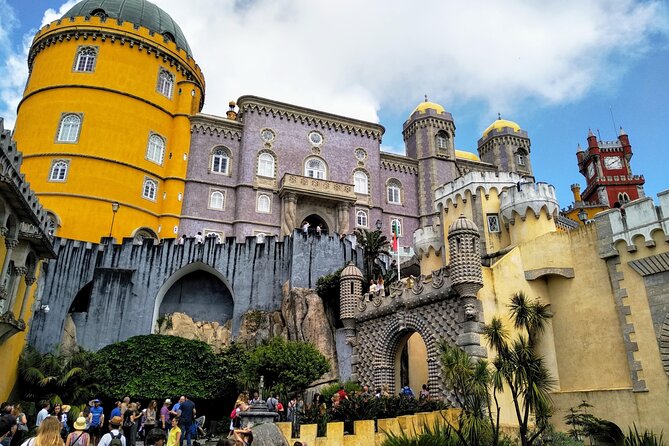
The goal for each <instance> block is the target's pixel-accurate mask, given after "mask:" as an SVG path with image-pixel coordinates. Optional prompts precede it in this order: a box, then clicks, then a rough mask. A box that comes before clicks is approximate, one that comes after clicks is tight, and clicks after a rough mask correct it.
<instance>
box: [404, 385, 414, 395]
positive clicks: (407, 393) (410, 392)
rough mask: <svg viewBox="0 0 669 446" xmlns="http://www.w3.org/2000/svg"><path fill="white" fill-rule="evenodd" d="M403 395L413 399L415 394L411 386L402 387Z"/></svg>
mask: <svg viewBox="0 0 669 446" xmlns="http://www.w3.org/2000/svg"><path fill="white" fill-rule="evenodd" d="M402 395H404V396H410V397H413V392H412V391H411V387H409V386H404V387H402Z"/></svg>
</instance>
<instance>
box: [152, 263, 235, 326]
mask: <svg viewBox="0 0 669 446" xmlns="http://www.w3.org/2000/svg"><path fill="white" fill-rule="evenodd" d="M233 309H234V302H233V300H232V294H231V293H230V290H228V287H227V286H226V285H225V284H224V283H223V282H222V281H221V280H220V279H219V278H217V277H216V276H214V275H213V274H211V273H209V272H207V271H202V270H196V271H193V272H191V273H188V274H186V275H184V276H183V277H181V278H180V279H179V280H177V281H176V282H175V283H174V284H173V285H172V286H171V287H170V289H169V290H168V291H167V292H166V293H165V296H164V298H163V300H162V303H161V304H160V309H159V310H158V316H159V317H162V316H165V315H167V314H171V313H176V312H179V313H185V314H187V315H188V316H190V317H191V318H192V319H193V320H194V321H196V322H201V321H203V322H219V323H220V324H224V323H225V322H227V321H228V320H230V319H232V315H233Z"/></svg>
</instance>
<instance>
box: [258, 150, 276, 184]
mask: <svg viewBox="0 0 669 446" xmlns="http://www.w3.org/2000/svg"><path fill="white" fill-rule="evenodd" d="M258 175H259V176H261V177H269V178H274V157H273V156H272V154H270V153H267V152H264V153H261V154H260V156H259V157H258Z"/></svg>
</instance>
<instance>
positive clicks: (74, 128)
mask: <svg viewBox="0 0 669 446" xmlns="http://www.w3.org/2000/svg"><path fill="white" fill-rule="evenodd" d="M80 130H81V116H79V115H77V114H74V113H68V114H66V115H63V117H62V118H61V119H60V125H59V126H58V138H57V139H58V142H77V141H78V140H79V131H80Z"/></svg>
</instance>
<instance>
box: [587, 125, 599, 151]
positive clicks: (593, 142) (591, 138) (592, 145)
mask: <svg viewBox="0 0 669 446" xmlns="http://www.w3.org/2000/svg"><path fill="white" fill-rule="evenodd" d="M588 153H589V154H590V155H599V144H597V137H596V136H595V135H594V133H592V129H588Z"/></svg>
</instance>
